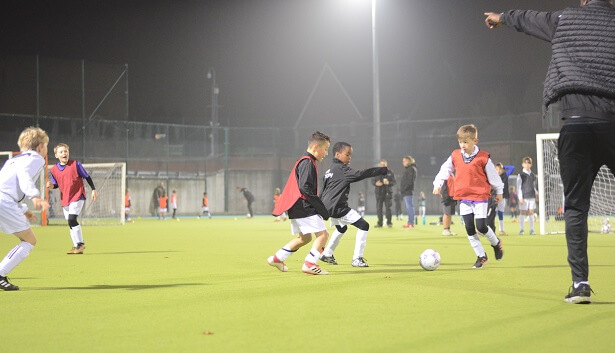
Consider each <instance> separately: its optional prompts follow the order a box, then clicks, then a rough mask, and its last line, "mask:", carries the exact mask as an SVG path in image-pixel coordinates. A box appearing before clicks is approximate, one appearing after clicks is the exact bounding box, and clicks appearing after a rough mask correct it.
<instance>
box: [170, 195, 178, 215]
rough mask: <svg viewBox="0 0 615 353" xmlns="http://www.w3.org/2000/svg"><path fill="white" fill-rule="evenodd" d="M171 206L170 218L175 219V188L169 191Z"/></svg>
mask: <svg viewBox="0 0 615 353" xmlns="http://www.w3.org/2000/svg"><path fill="white" fill-rule="evenodd" d="M171 208H172V209H173V215H172V216H171V218H173V219H175V212H177V191H175V190H173V192H172V193H171Z"/></svg>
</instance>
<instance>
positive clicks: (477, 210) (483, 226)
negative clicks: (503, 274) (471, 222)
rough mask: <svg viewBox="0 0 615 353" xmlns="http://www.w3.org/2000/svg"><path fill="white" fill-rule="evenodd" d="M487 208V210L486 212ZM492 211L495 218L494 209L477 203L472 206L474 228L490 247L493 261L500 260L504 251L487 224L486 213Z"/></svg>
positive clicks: (485, 204) (500, 242)
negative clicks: (493, 254) (483, 236)
mask: <svg viewBox="0 0 615 353" xmlns="http://www.w3.org/2000/svg"><path fill="white" fill-rule="evenodd" d="M487 208H489V210H487ZM489 211H492V214H493V217H494V218H495V212H494V211H495V207H493V206H491V207H489V206H488V205H487V203H479V204H476V205H474V217H475V220H476V228H477V229H478V231H479V232H480V233H481V234H484V235H485V237H486V238H487V240H489V243H490V244H491V247H492V248H493V252H494V253H495V259H496V260H501V259H502V256H504V249H503V248H502V241H501V240H500V239H499V238H498V237H497V236H496V235H495V232H494V231H493V229H492V228H491V226H490V225H489V224H488V223H489V221H488V220H487V218H486V217H485V216H486V213H487V212H489Z"/></svg>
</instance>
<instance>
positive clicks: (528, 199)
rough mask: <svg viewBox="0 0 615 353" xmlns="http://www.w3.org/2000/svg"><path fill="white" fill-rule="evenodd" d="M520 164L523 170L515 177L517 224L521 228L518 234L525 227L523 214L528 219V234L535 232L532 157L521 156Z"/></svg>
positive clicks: (534, 191) (535, 193)
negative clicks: (517, 201)
mask: <svg viewBox="0 0 615 353" xmlns="http://www.w3.org/2000/svg"><path fill="white" fill-rule="evenodd" d="M521 166H522V167H523V170H522V171H521V173H519V176H518V177H517V198H518V199H519V210H520V211H521V216H520V217H519V225H520V227H521V230H520V231H519V235H523V234H524V230H523V228H524V227H525V215H528V216H529V217H528V218H529V220H530V234H531V235H534V234H536V233H535V232H534V210H535V209H536V195H537V194H538V191H537V190H536V182H537V179H536V174H534V173H532V158H530V157H523V160H522V163H521Z"/></svg>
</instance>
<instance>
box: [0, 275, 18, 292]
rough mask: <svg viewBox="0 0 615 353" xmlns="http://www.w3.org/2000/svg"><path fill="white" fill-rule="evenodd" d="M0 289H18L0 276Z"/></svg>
mask: <svg viewBox="0 0 615 353" xmlns="http://www.w3.org/2000/svg"><path fill="white" fill-rule="evenodd" d="M0 289H2V290H19V287H17V286H16V285H13V284H11V282H9V279H8V278H6V277H3V276H0Z"/></svg>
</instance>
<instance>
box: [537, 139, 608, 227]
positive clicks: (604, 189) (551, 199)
mask: <svg viewBox="0 0 615 353" xmlns="http://www.w3.org/2000/svg"><path fill="white" fill-rule="evenodd" d="M558 138H559V134H558V133H555V134H537V135H536V160H537V168H538V216H539V219H540V234H555V233H564V232H565V231H566V229H565V223H564V186H563V184H562V179H561V175H560V166H559V159H558V155H557V140H558ZM613 217H615V178H614V177H613V174H612V173H611V171H610V170H609V168H608V167H607V166H605V165H603V166H602V167H601V168H600V170H599V171H598V174H597V176H596V179H595V180H594V184H593V186H592V190H591V196H590V207H589V216H588V219H587V223H588V229H589V231H590V232H609V231H610V230H609V229H608V228H609V227H603V223H606V224H608V223H609V222H610V220H611V219H613Z"/></svg>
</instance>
